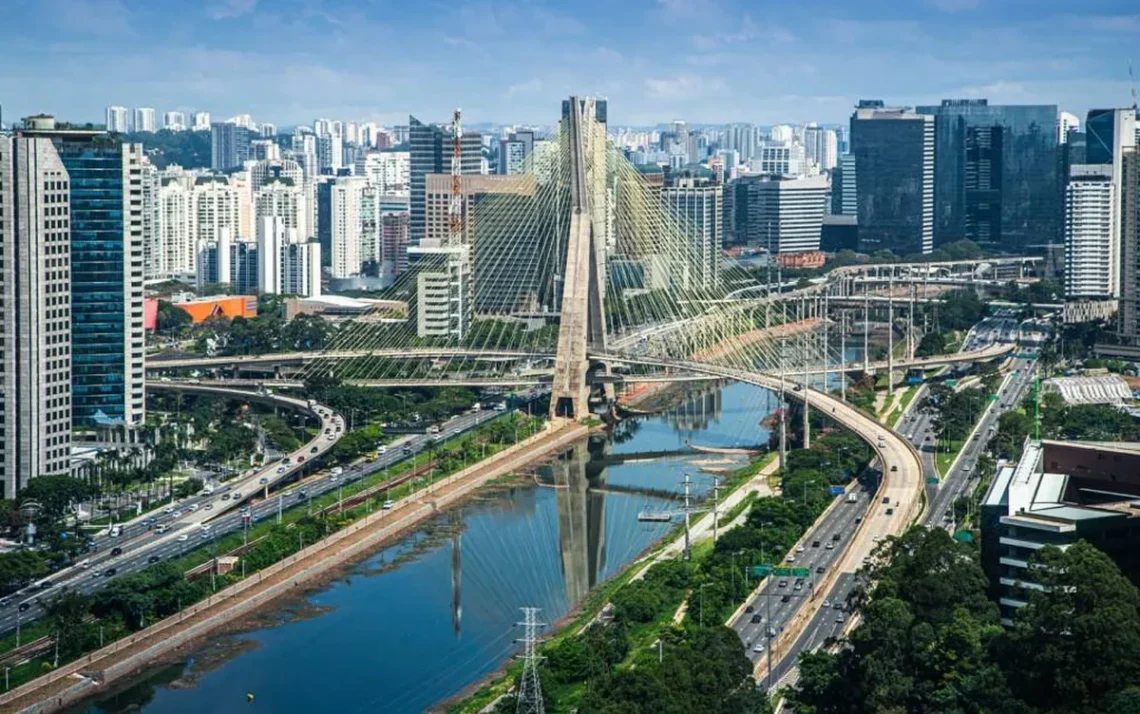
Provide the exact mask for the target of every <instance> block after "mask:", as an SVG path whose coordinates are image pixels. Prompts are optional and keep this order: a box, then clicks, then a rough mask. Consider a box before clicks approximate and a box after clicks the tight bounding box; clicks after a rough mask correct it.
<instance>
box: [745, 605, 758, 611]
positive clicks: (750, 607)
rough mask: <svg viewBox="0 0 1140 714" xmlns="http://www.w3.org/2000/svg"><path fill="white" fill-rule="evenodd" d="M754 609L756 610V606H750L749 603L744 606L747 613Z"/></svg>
mask: <svg viewBox="0 0 1140 714" xmlns="http://www.w3.org/2000/svg"><path fill="white" fill-rule="evenodd" d="M755 610H756V608H754V607H752V606H751V605H749V606H748V607H746V608H744V611H745V612H748V613H751V612H753V611H755Z"/></svg>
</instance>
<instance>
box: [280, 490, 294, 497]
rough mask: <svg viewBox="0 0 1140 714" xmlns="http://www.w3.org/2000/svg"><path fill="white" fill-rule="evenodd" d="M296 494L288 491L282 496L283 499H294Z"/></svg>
mask: <svg viewBox="0 0 1140 714" xmlns="http://www.w3.org/2000/svg"><path fill="white" fill-rule="evenodd" d="M294 493H295V491H286V492H285V493H284V494H282V497H283V498H293V494H294Z"/></svg>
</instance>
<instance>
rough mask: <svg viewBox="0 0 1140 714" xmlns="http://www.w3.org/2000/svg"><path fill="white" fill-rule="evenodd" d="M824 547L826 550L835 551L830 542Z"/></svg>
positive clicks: (833, 545)
mask: <svg viewBox="0 0 1140 714" xmlns="http://www.w3.org/2000/svg"><path fill="white" fill-rule="evenodd" d="M824 547H825V548H827V549H828V550H835V544H834V543H831V542H828V544H827V545H826V546H824Z"/></svg>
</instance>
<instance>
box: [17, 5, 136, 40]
mask: <svg viewBox="0 0 1140 714" xmlns="http://www.w3.org/2000/svg"><path fill="white" fill-rule="evenodd" d="M38 9H39V10H40V11H41V12H42V13H43V16H44V18H46V19H47V21H48V22H50V23H51V25H52V26H54V27H55V28H56V29H57V30H60V31H62V32H65V33H68V34H75V35H83V36H87V37H116V36H127V35H132V34H134V30H133V29H132V28H131V14H132V13H131V10H130V9H129V8H128V7H127V6H126V5H124V4H123V2H122V0H47V2H43V3H41V4H39V5H38Z"/></svg>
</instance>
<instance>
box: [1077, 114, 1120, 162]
mask: <svg viewBox="0 0 1140 714" xmlns="http://www.w3.org/2000/svg"><path fill="white" fill-rule="evenodd" d="M1085 140H1086V142H1087V145H1086V148H1085V152H1086V159H1085V163H1086V164H1111V163H1112V147H1113V146H1114V145H1115V143H1116V110H1115V109H1090V110H1089V113H1088V117H1087V118H1086V120H1085Z"/></svg>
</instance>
